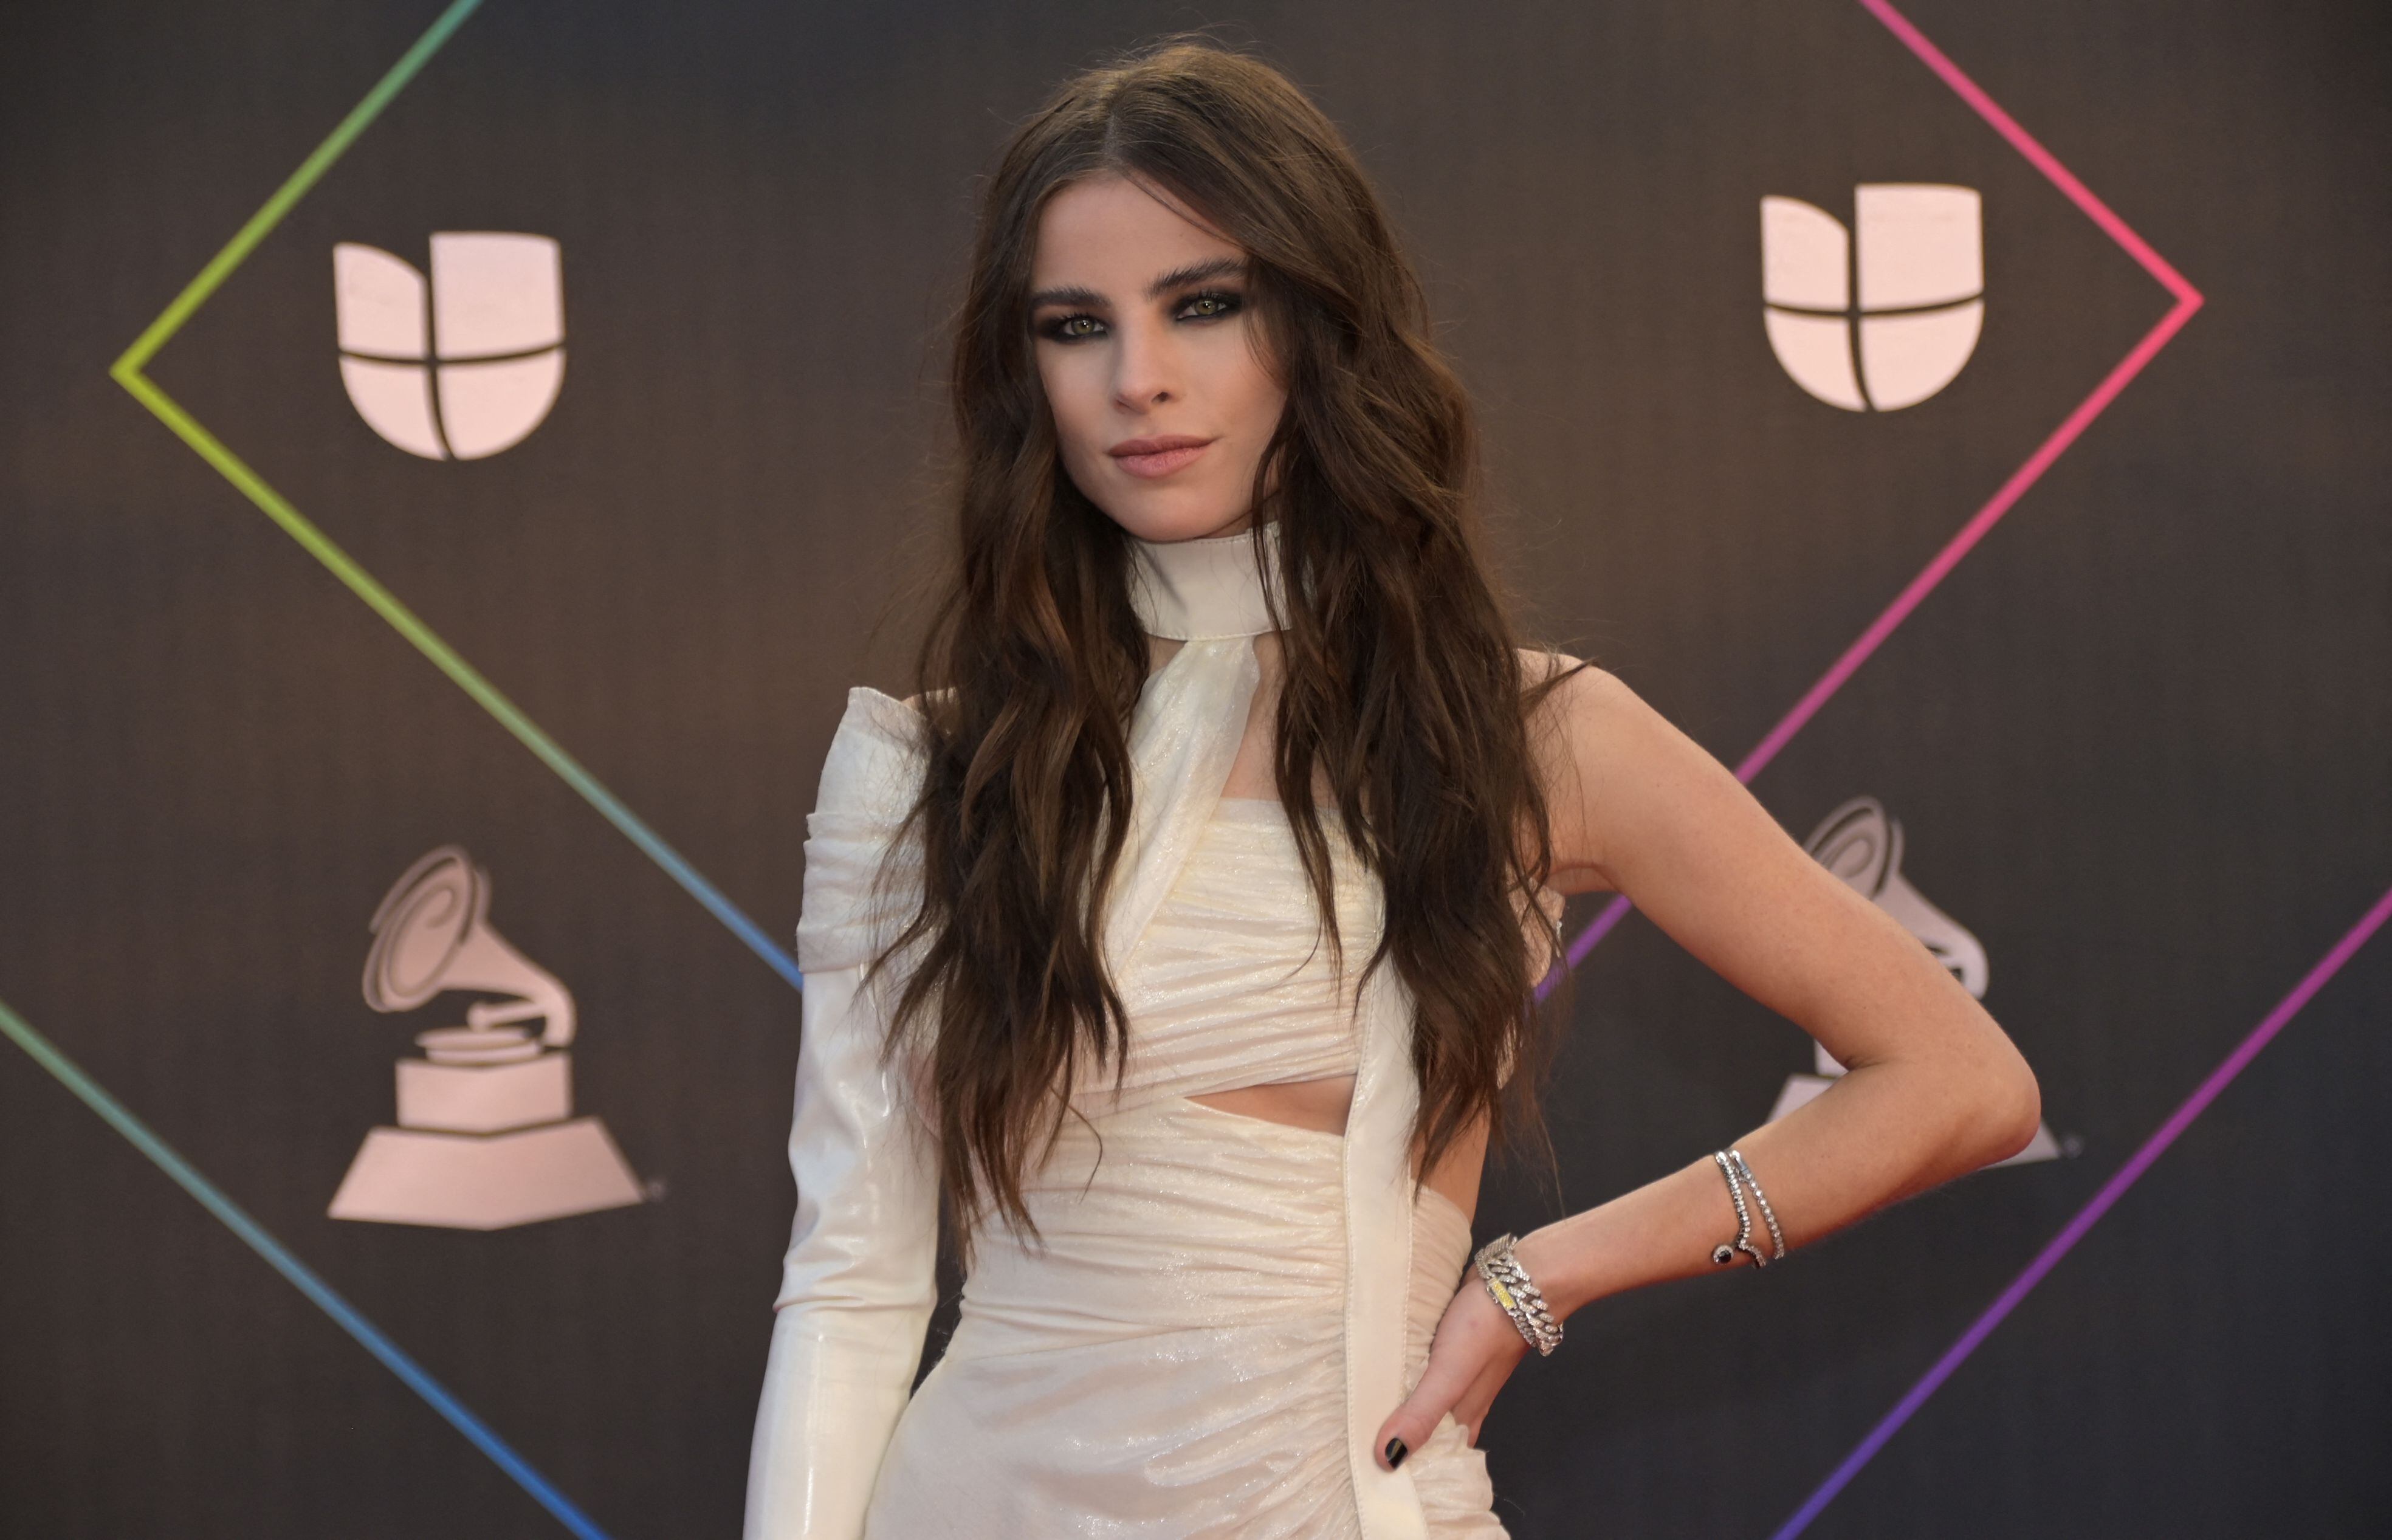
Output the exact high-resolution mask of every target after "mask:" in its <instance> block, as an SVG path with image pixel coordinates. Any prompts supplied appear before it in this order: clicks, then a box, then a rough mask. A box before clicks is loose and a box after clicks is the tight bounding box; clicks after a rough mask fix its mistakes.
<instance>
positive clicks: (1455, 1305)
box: [1376, 1269, 1528, 1470]
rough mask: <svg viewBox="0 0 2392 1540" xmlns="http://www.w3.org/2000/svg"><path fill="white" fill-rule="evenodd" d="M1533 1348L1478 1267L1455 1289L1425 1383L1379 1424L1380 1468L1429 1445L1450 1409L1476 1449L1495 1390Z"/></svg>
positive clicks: (1430, 1349) (1439, 1326) (1432, 1344)
mask: <svg viewBox="0 0 2392 1540" xmlns="http://www.w3.org/2000/svg"><path fill="white" fill-rule="evenodd" d="M1527 1351H1528V1343H1527V1338H1524V1337H1522V1336H1521V1335H1520V1329H1519V1328H1518V1327H1517V1326H1514V1325H1512V1318H1511V1317H1510V1316H1508V1315H1506V1314H1504V1313H1503V1307H1501V1305H1498V1304H1497V1303H1496V1302H1495V1301H1494V1299H1492V1298H1490V1297H1489V1296H1488V1293H1487V1288H1486V1286H1485V1285H1483V1284H1481V1283H1480V1282H1479V1281H1478V1273H1477V1272H1476V1270H1475V1269H1474V1270H1473V1271H1472V1272H1470V1273H1469V1274H1468V1276H1467V1277H1465V1278H1464V1279H1463V1281H1462V1286H1461V1287H1460V1288H1459V1289H1457V1290H1455V1291H1454V1296H1453V1299H1452V1301H1451V1302H1450V1303H1449V1304H1448V1305H1447V1306H1446V1307H1445V1314H1444V1316H1443V1317H1442V1318H1440V1319H1439V1320H1438V1322H1437V1324H1436V1337H1435V1338H1433V1339H1431V1341H1430V1342H1429V1346H1428V1366H1427V1367H1426V1368H1424V1369H1423V1370H1422V1371H1421V1377H1420V1383H1419V1384H1418V1385H1416V1386H1414V1387H1413V1388H1412V1393H1411V1394H1410V1396H1408V1397H1406V1398H1405V1400H1404V1403H1403V1404H1402V1405H1401V1406H1398V1407H1397V1408H1396V1410H1395V1414H1394V1415H1393V1416H1390V1417H1388V1418H1387V1420H1386V1421H1385V1422H1384V1423H1383V1424H1381V1425H1380V1427H1379V1436H1378V1439H1377V1441H1376V1443H1377V1455H1378V1461H1379V1468H1380V1469H1382V1470H1392V1469H1394V1468H1396V1466H1397V1465H1398V1464H1400V1463H1401V1461H1402V1457H1403V1455H1409V1454H1410V1453H1411V1452H1412V1451H1413V1450H1415V1449H1418V1448H1420V1447H1421V1446H1422V1445H1423V1444H1424V1443H1426V1442H1428V1437H1429V1435H1430V1434H1431V1433H1433V1432H1435V1431H1436V1425H1437V1422H1438V1419H1440V1418H1442V1417H1443V1416H1445V1415H1446V1414H1447V1413H1448V1412H1451V1413H1452V1414H1453V1420H1454V1421H1456V1422H1458V1423H1460V1424H1461V1425H1462V1437H1463V1438H1464V1439H1465V1440H1467V1441H1468V1442H1469V1443H1470V1445H1471V1446H1472V1447H1473V1448H1475V1447H1477V1444H1478V1427H1479V1424H1481V1423H1483V1422H1484V1421H1486V1420H1487V1408H1488V1407H1489V1406H1491V1405H1493V1404H1494V1402H1495V1392H1496V1391H1498V1390H1501V1389H1502V1388H1503V1382H1504V1381H1505V1380H1507V1379H1509V1378H1511V1377H1512V1371H1513V1369H1514V1367H1516V1366H1517V1365H1518V1364H1519V1362H1520V1360H1521V1358H1522V1357H1523V1356H1525V1355H1526V1354H1527ZM1394 1440H1401V1441H1402V1444H1403V1450H1402V1454H1399V1455H1396V1458H1394V1459H1392V1460H1391V1459H1389V1458H1388V1455H1390V1454H1391V1453H1394V1449H1393V1445H1392V1443H1391V1442H1390V1441H1394Z"/></svg>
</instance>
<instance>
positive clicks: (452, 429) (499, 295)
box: [332, 230, 565, 460]
mask: <svg viewBox="0 0 2392 1540" xmlns="http://www.w3.org/2000/svg"><path fill="white" fill-rule="evenodd" d="M332 301H333V307H334V310H335V313H336V315H337V318H338V321H339V326H340V339H341V383H342V384H343V385H346V386H347V387H348V392H349V400H350V402H351V403H352V404H353V405H355V406H356V407H357V415H358V416H360V417H363V418H364V419H365V420H366V423H367V424H368V425H370V427H371V428H372V429H373V430H374V431H375V432H376V433H379V434H381V435H382V436H383V437H384V438H387V439H388V440H390V441H391V442H392V443H394V444H396V445H397V446H398V447H399V448H400V449H403V450H406V451H407V452H408V453H409V454H420V455H422V457H423V458H424V459H426V460H479V459H482V458H484V457H485V456H487V455H493V454H496V453H498V452H499V451H500V450H503V449H509V448H512V447H513V446H514V445H516V444H519V443H521V442H522V441H523V440H524V439H525V437H527V436H528V435H529V434H530V433H531V430H532V429H534V428H536V427H538V426H539V424H540V420H541V419H542V418H544V417H546V416H547V415H548V410H549V408H550V407H552V406H553V405H554V404H555V402H556V393H557V390H558V388H559V387H560V386H561V385H564V383H565V279H564V269H563V265H562V261H561V259H560V256H559V254H558V250H557V244H556V242H555V241H552V240H550V239H549V238H548V237H547V236H544V235H514V234H510V233H507V232H504V231H499V230H441V231H439V232H437V233H435V235H434V236H433V237H432V281H431V282H430V283H429V284H427V283H425V282H424V281H423V275H422V273H420V272H417V271H416V270H415V268H413V267H412V266H410V265H409V263H407V262H406V261H404V260H402V259H401V258H399V257H396V256H393V255H392V254H390V253H388V252H386V251H383V250H382V249H381V248H380V247H378V246H361V245H358V244H357V242H355V241H342V242H340V243H339V244H338V245H336V246H334V247H333V248H332Z"/></svg>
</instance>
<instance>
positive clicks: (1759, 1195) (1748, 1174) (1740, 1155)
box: [1727, 1148, 1786, 1262]
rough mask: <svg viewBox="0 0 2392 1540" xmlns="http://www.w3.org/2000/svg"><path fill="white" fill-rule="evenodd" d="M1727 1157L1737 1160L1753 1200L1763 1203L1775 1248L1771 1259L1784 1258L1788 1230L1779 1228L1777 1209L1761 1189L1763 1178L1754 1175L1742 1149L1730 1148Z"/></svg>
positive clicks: (1763, 1213) (1762, 1208) (1762, 1211)
mask: <svg viewBox="0 0 2392 1540" xmlns="http://www.w3.org/2000/svg"><path fill="white" fill-rule="evenodd" d="M1727 1157H1728V1158H1729V1159H1730V1160H1733V1161H1735V1169H1736V1174H1737V1175H1739V1176H1741V1177H1743V1178H1744V1184H1745V1185H1746V1186H1747V1187H1749V1188H1751V1189H1752V1201H1753V1202H1755V1203H1757V1204H1759V1205H1761V1218H1762V1219H1763V1220H1767V1221H1768V1223H1769V1244H1770V1246H1772V1247H1773V1248H1774V1255H1773V1256H1772V1257H1771V1258H1770V1260H1771V1261H1773V1262H1774V1261H1782V1260H1784V1259H1785V1257H1786V1232H1784V1231H1783V1230H1780V1229H1778V1228H1777V1211H1776V1210H1775V1209H1774V1208H1772V1207H1769V1194H1766V1193H1764V1192H1762V1191H1761V1179H1760V1178H1759V1177H1756V1176H1754V1175H1753V1174H1752V1168H1751V1167H1749V1166H1748V1165H1746V1164H1745V1163H1744V1152H1743V1151H1742V1150H1738V1149H1735V1148H1730V1149H1729V1151H1728V1152H1727Z"/></svg>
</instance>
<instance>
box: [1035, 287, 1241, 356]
mask: <svg viewBox="0 0 2392 1540" xmlns="http://www.w3.org/2000/svg"><path fill="white" fill-rule="evenodd" d="M1245 304H1246V296H1245V294H1244V292H1243V291H1242V290H1240V289H1235V288H1212V289H1198V290H1194V291H1192V292H1190V293H1189V294H1182V295H1181V296H1180V297H1179V302H1178V304H1177V306H1176V307H1175V314H1176V319H1178V320H1190V321H1195V322H1198V323H1200V324H1201V323H1202V322H1206V321H1215V320H1225V319H1227V318H1228V317H1230V316H1233V315H1236V314H1237V313H1238V312H1239V311H1240V310H1242V309H1244V308H1245ZM1191 310H1192V311H1195V312H1196V313H1194V314H1189V311H1191ZM1082 321H1087V322H1090V323H1092V324H1093V325H1094V326H1095V327H1096V328H1097V330H1093V331H1091V330H1085V329H1082V328H1081V326H1080V323H1081V322H1082ZM1103 326H1104V318H1103V317H1101V316H1098V315H1095V314H1092V313H1091V312H1089V311H1086V310H1067V311H1063V312H1061V313H1059V314H1055V315H1048V316H1044V317H1041V318H1039V320H1036V321H1035V322H1033V324H1032V327H1031V330H1032V331H1033V332H1035V333H1037V334H1038V335H1039V336H1041V337H1044V338H1046V340H1048V341H1050V342H1059V343H1064V344H1070V343H1076V342H1085V341H1086V340H1088V339H1089V338H1091V337H1100V336H1102V335H1104V332H1103V330H1102V328H1103Z"/></svg>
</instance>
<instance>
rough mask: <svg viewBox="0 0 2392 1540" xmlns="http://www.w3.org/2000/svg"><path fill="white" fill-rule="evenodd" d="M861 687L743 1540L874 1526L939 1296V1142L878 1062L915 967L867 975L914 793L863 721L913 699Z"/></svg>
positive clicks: (854, 708) (823, 912)
mask: <svg viewBox="0 0 2392 1540" xmlns="http://www.w3.org/2000/svg"><path fill="white" fill-rule="evenodd" d="M858 694H859V695H861V694H872V695H874V696H876V697H877V702H876V701H864V702H861V703H860V704H859V703H857V702H856V701H854V699H853V698H851V706H850V711H849V717H848V720H847V721H846V722H843V723H842V724H841V725H840V729H839V735H838V738H837V739H835V740H834V742H833V746H832V750H831V760H830V763H828V764H827V765H826V766H825V771H824V777H823V778H824V791H823V798H822V802H821V804H820V805H819V806H818V809H817V811H816V813H815V815H814V816H812V818H810V819H809V820H808V828H809V830H810V834H809V838H808V840H807V842H806V848H807V871H806V894H805V917H804V919H803V920H802V921H801V922H800V925H799V961H800V963H801V964H803V965H804V966H805V967H806V974H805V996H804V1005H803V1008H802V1013H801V1016H800V1033H801V1036H800V1038H799V1044H798V1072H797V1104H796V1113H795V1116H794V1117H793V1118H792V1120H791V1124H790V1129H789V1168H790V1171H791V1172H792V1174H794V1175H795V1177H796V1178H797V1186H798V1207H797V1219H796V1221H795V1223H794V1224H793V1225H792V1226H791V1230H790V1238H789V1248H788V1252H787V1254H786V1257H785V1258H784V1259H783V1263H782V1271H781V1290H780V1294H779V1296H778V1298H777V1299H775V1300H774V1303H773V1310H774V1319H773V1338H772V1348H771V1351H770V1352H769V1353H768V1355H767V1357H766V1360H765V1365H764V1390H763V1396H762V1400H761V1402H760V1404H759V1406H758V1408H757V1414H756V1430H755V1437H754V1441H753V1442H752V1444H751V1446H750V1449H749V1453H748V1468H747V1524H746V1527H745V1530H744V1532H743V1533H744V1535H745V1540H857V1537H858V1536H860V1535H861V1534H862V1533H863V1532H864V1509H865V1507H867V1505H868V1504H869V1503H870V1501H871V1497H872V1487H873V1482H874V1480H875V1478H876V1477H877V1475H878V1473H879V1469H880V1460H881V1455H882V1454H883V1453H884V1452H885V1451H886V1450H887V1448H888V1445H889V1440H890V1434H891V1432H892V1431H893V1430H894V1429H895V1428H896V1426H897V1418H898V1416H899V1414H901V1413H902V1412H903V1410H904V1408H905V1402H906V1398H907V1397H908V1396H909V1395H910V1394H911V1392H912V1389H913V1383H914V1374H915V1371H916V1368H917V1367H919V1365H920V1363H921V1356H922V1343H923V1336H924V1333H925V1332H926V1330H927V1329H928V1327H929V1318H930V1312H931V1309H932V1307H933V1306H934V1305H935V1304H936V1303H937V1299H938V1287H937V1275H936V1266H937V1256H938V1180H937V1167H936V1162H935V1160H934V1158H933V1151H932V1145H931V1140H930V1136H929V1133H928V1132H927V1131H926V1130H925V1129H924V1128H923V1126H922V1121H921V1117H920V1115H919V1112H918V1110H917V1108H916V1103H914V1101H913V1099H912V1091H911V1089H910V1087H909V1086H908V1084H907V1083H906V1077H905V1075H904V1073H903V1069H902V1067H901V1065H902V1063H903V1062H902V1061H898V1062H893V1063H892V1064H890V1066H889V1067H887V1068H885V1069H884V1068H883V1067H882V1065H881V1064H880V1046H881V1042H882V1039H883V1037H884V1036H885V1034H886V1031H887V1025H888V1019H889V1018H888V1008H889V1006H890V1003H891V1002H892V1001H893V998H894V992H895V987H896V981H897V979H898V978H899V977H900V973H899V972H898V970H897V969H896V968H895V967H894V966H892V967H891V969H890V971H888V972H886V973H884V975H883V977H882V979H881V980H880V981H878V982H877V983H876V984H875V985H873V986H872V987H870V988H868V989H867V988H865V987H864V984H863V976H864V969H865V964H866V962H868V960H869V957H870V955H871V952H872V949H873V944H874V942H875V941H876V939H877V937H878V936H879V935H880V934H882V933H884V932H883V931H882V929H881V927H880V926H879V925H878V924H876V923H875V922H874V917H873V914H872V913H871V910H872V906H871V905H870V904H869V903H868V902H867V900H866V898H865V896H864V894H865V884H864V877H865V873H866V864H865V863H864V855H867V854H868V853H869V852H870V851H871V850H872V848H873V847H874V843H875V842H876V841H877V840H878V839H880V838H882V837H883V836H885V834H886V832H887V830H888V829H889V828H890V819H889V817H888V812H889V809H890V806H892V805H899V804H898V803H896V802H894V801H892V799H894V798H897V797H898V796H900V795H901V794H902V793H903V790H904V788H903V784H902V780H901V779H899V778H898V777H896V776H895V775H892V771H896V770H900V769H902V763H901V762H896V761H892V760H891V759H890V757H889V754H888V750H889V748H890V740H889V739H888V737H886V735H885V734H876V733H871V732H867V731H864V729H866V728H869V727H871V726H872V725H873V724H874V721H875V719H876V718H877V721H878V722H879V723H880V724H882V725H883V726H884V727H885V726H887V725H889V724H895V723H896V721H897V719H894V718H890V717H889V716H888V711H890V709H891V708H893V709H894V710H896V711H905V710H906V709H905V708H903V706H901V705H899V704H898V703H897V702H895V701H891V700H890V699H889V698H888V697H885V696H877V692H858ZM859 711H864V712H865V720H864V723H863V724H861V725H859V723H858V712H859ZM907 714H909V715H910V712H908V713H907ZM898 725H901V726H902V724H898ZM880 918H882V919H885V918H886V915H885V913H884V914H882V915H881V916H880Z"/></svg>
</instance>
